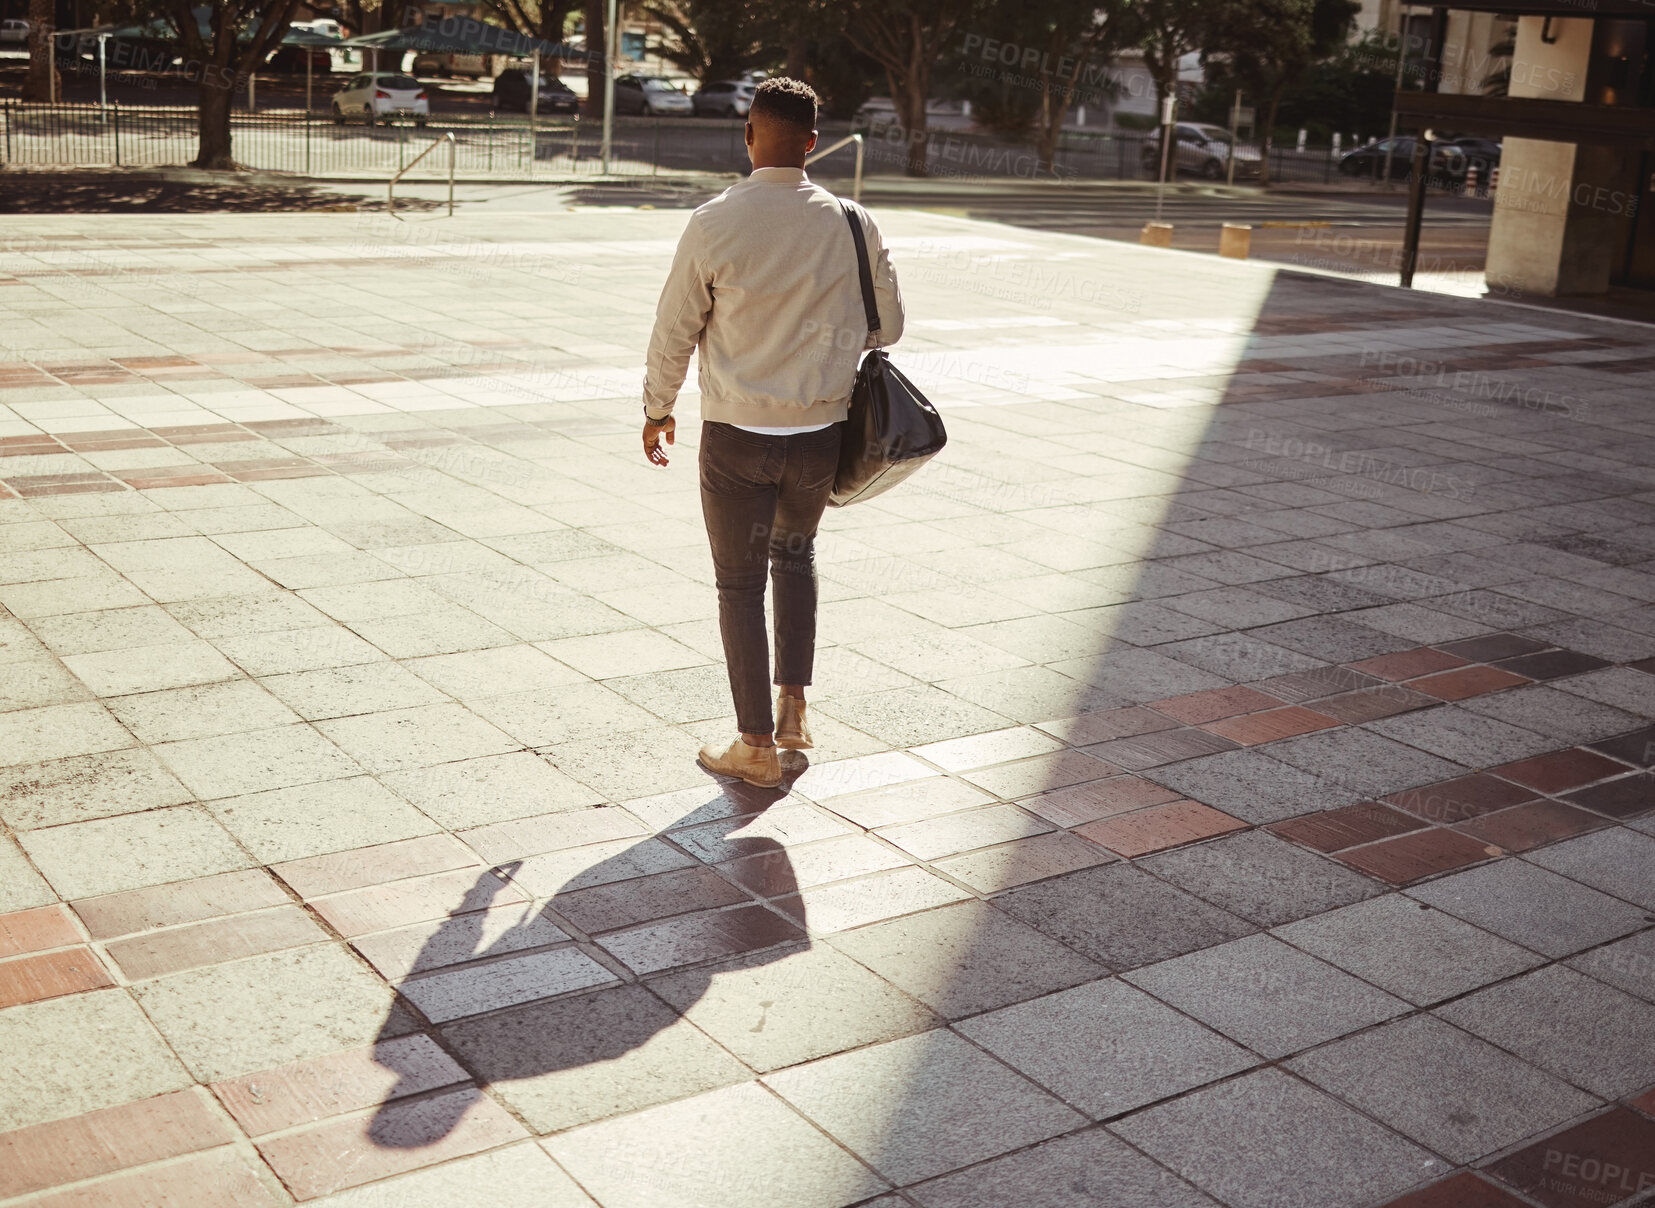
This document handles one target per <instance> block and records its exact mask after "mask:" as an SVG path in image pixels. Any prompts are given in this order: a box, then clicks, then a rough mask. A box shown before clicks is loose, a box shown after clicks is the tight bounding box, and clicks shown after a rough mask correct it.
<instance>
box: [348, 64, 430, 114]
mask: <svg viewBox="0 0 1655 1208" xmlns="http://www.w3.org/2000/svg"><path fill="white" fill-rule="evenodd" d="M430 116H431V98H430V97H428V96H426V94H425V85H424V84H421V83H420V82H419V81H418V80H416V79H415V78H414V77H413V76H407V75H399V74H397V73H395V72H390V71H371V72H367V73H366V74H364V75H359V76H356V77H354V78H353V79H352V80H351V81H350V83H348V84H346V85H345V87H344V88H343V89H341V90H340V91H338V92H336V93H334V94H333V120H334V121H336V122H340V123H343V122H344V121H345V119H347V118H353V117H359V118H361V119H362V120H363V121H364V122H366V123H367V124H368V125H370V126H371V125H373V124H374V123H375V122H380V121H383V122H390V121H394V120H395V119H396V118H399V117H410V118H413V119H414V125H416V126H423V125H425V121H426V119H427V118H428V117H430Z"/></svg>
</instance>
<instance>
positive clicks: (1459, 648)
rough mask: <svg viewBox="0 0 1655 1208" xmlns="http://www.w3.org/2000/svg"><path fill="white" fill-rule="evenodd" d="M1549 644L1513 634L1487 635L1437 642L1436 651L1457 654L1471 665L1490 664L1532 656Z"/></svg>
mask: <svg viewBox="0 0 1655 1208" xmlns="http://www.w3.org/2000/svg"><path fill="white" fill-rule="evenodd" d="M1547 645H1549V643H1546V642H1540V641H1536V640H1535V639H1534V638H1522V637H1518V636H1517V635H1516V634H1515V633H1488V634H1484V635H1483V636H1482V637H1480V638H1462V639H1461V640H1460V641H1457V642H1439V643H1437V649H1438V650H1446V651H1447V652H1448V653H1449V654H1457V655H1459V656H1460V657H1461V658H1462V659H1470V660H1471V661H1472V662H1473V663H1492V662H1493V661H1494V660H1495V659H1509V658H1514V657H1516V656H1517V655H1519V654H1533V653H1534V652H1535V651H1536V650H1544V649H1546V647H1547Z"/></svg>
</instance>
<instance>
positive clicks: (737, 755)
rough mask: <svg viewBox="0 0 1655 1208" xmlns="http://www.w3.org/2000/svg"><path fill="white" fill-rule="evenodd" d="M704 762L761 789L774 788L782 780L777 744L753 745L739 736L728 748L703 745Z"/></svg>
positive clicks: (703, 764)
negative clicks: (769, 745) (767, 745)
mask: <svg viewBox="0 0 1655 1208" xmlns="http://www.w3.org/2000/svg"><path fill="white" fill-rule="evenodd" d="M701 766H702V767H704V768H706V769H707V770H708V771H709V772H717V773H719V774H720V775H722V776H734V777H736V778H737V779H740V780H745V781H746V782H747V783H748V784H751V785H755V786H757V787H758V788H761V789H773V788H775V787H776V786H777V785H779V784H780V783H781V782H782V765H781V760H780V759H778V758H777V756H776V748H775V747H755V746H750V745H748V744H747V743H746V742H743V741H742V740H741V739H739V738H738V739H736V740H735V741H734V742H732V743H731V744H730V745H729V747H728V748H727V749H725V750H720V749H719V748H718V747H716V746H714V745H713V744H712V743H708V744H707V745H706V746H704V747H702V748H701Z"/></svg>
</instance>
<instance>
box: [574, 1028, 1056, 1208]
mask: <svg viewBox="0 0 1655 1208" xmlns="http://www.w3.org/2000/svg"><path fill="white" fill-rule="evenodd" d="M765 1082H766V1083H768V1084H769V1086H770V1087H771V1088H772V1089H773V1090H775V1091H776V1092H777V1093H778V1094H780V1095H781V1097H782V1098H783V1099H785V1100H787V1102H789V1103H790V1104H792V1105H793V1107H795V1108H796V1109H797V1110H798V1111H799V1112H800V1113H801V1114H803V1115H804V1116H806V1117H807V1118H809V1119H810V1120H813V1121H814V1122H815V1123H816V1124H817V1125H818V1126H819V1127H820V1128H822V1129H823V1130H824V1131H825V1132H826V1133H828V1135H829V1136H831V1137H833V1138H834V1139H835V1140H837V1141H838V1142H839V1143H840V1144H842V1145H844V1146H846V1147H847V1148H849V1149H850V1150H851V1152H852V1153H854V1154H856V1155H857V1156H858V1157H860V1158H861V1159H862V1160H863V1161H865V1162H867V1163H868V1165H870V1166H872V1167H873V1168H874V1169H875V1170H877V1171H879V1172H880V1173H881V1174H883V1175H884V1176H885V1177H886V1178H888V1179H890V1180H891V1181H892V1182H894V1183H896V1184H897V1185H898V1186H901V1185H905V1184H907V1183H914V1182H918V1181H920V1180H921V1179H929V1178H935V1177H936V1176H937V1175H941V1174H947V1173H948V1172H949V1171H952V1170H957V1169H959V1168H960V1167H962V1166H969V1165H971V1164H972V1163H974V1162H981V1161H983V1160H984V1159H986V1158H993V1157H998V1156H999V1155H1001V1154H1003V1153H1008V1152H1010V1151H1011V1150H1014V1149H1020V1148H1022V1147H1023V1146H1025V1145H1029V1144H1032V1143H1033V1142H1035V1141H1043V1140H1045V1139H1046V1138H1048V1137H1052V1136H1056V1135H1057V1134H1059V1133H1064V1132H1069V1131H1071V1130H1072V1129H1074V1128H1076V1127H1078V1126H1080V1125H1081V1124H1083V1123H1085V1120H1086V1117H1084V1116H1082V1115H1080V1114H1079V1113H1078V1112H1075V1111H1073V1110H1071V1109H1070V1108H1068V1107H1065V1106H1064V1105H1063V1104H1061V1103H1059V1102H1058V1101H1057V1100H1056V1099H1054V1098H1052V1097H1051V1096H1050V1095H1048V1094H1046V1093H1045V1092H1044V1091H1042V1090H1040V1089H1039V1088H1038V1087H1036V1086H1035V1085H1034V1084H1033V1083H1031V1082H1028V1081H1026V1080H1025V1079H1024V1078H1022V1077H1021V1076H1019V1075H1017V1074H1015V1073H1013V1072H1012V1071H1011V1070H1009V1069H1007V1068H1006V1067H1005V1066H1003V1065H1001V1064H1000V1063H999V1062H997V1061H995V1060H994V1059H993V1058H992V1057H989V1056H987V1055H986V1054H985V1053H983V1052H982V1050H980V1049H978V1048H976V1047H975V1046H973V1045H972V1044H970V1043H969V1042H967V1041H965V1040H962V1039H960V1037H958V1036H956V1035H954V1033H952V1032H950V1031H948V1030H947V1029H944V1028H938V1029H934V1030H933V1031H930V1032H922V1033H920V1034H919V1035H917V1036H909V1037H905V1038H903V1039H901V1040H892V1041H888V1042H887V1043H885V1044H878V1045H874V1046H872V1047H870V1048H865V1049H857V1050H856V1051H855V1052H850V1053H841V1054H839V1055H838V1056H836V1057H827V1058H824V1059H823V1060H821V1061H815V1062H811V1063H810V1064H808V1065H801V1066H795V1067H793V1068H792V1069H787V1070H782V1071H780V1072H779V1073H774V1074H770V1075H768V1076H767V1077H766V1078H765ZM876 1105H877V1106H876ZM555 1152H556V1150H555V1149H554V1153H555ZM577 1173H578V1172H577ZM772 1202H774V1201H767V1203H772Z"/></svg>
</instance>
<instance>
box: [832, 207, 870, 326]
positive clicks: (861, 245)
mask: <svg viewBox="0 0 1655 1208" xmlns="http://www.w3.org/2000/svg"><path fill="white" fill-rule="evenodd" d="M839 208H840V209H841V210H843V211H844V212H845V221H846V222H848V223H850V235H851V238H852V239H854V240H855V241H856V273H857V276H858V277H860V278H861V280H862V309H863V311H864V312H866V314H867V316H868V334H869V335H872V334H874V332H876V331H878V330H879V303H878V302H876V301H875V300H874V293H873V269H872V267H870V266H869V264H868V241H867V239H866V237H865V236H864V235H863V234H862V220H861V219H860V218H858V217H857V216H856V211H855V210H853V209H851V208H850V206H848V205H846V204H845V199H844V198H843V197H841V198H840V199H839Z"/></svg>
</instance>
